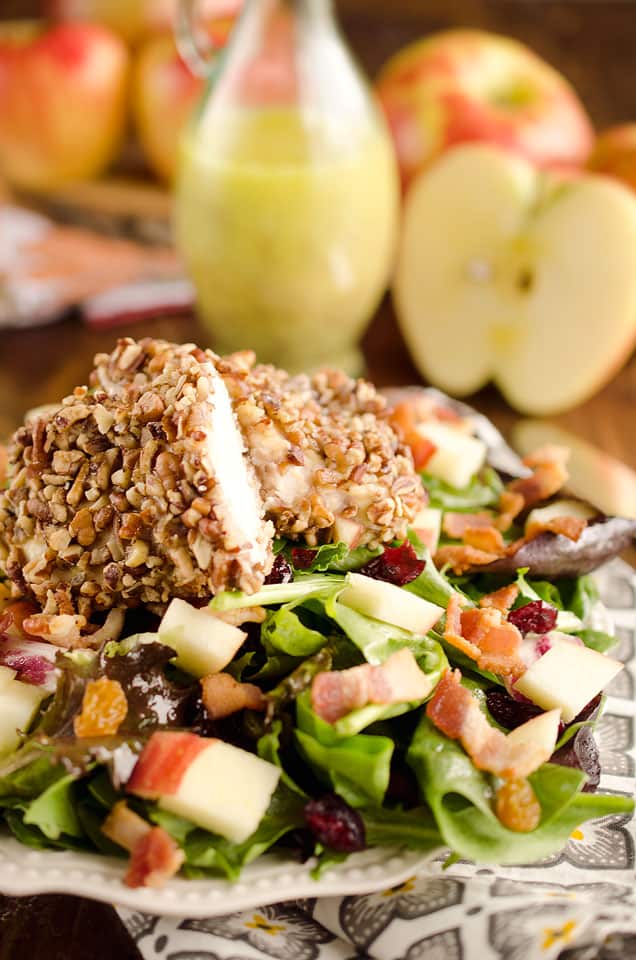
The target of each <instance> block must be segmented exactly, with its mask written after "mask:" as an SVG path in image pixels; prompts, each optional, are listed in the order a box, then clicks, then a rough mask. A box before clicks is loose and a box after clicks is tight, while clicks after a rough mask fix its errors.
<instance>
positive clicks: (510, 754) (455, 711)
mask: <svg viewBox="0 0 636 960" xmlns="http://www.w3.org/2000/svg"><path fill="white" fill-rule="evenodd" d="M461 678H462V675H461V673H460V671H459V670H447V671H446V673H445V674H444V676H443V677H442V679H441V680H440V681H439V683H438V684H437V687H436V688H435V693H434V694H433V696H432V698H431V699H430V700H429V702H428V704H427V706H426V716H427V717H428V718H429V719H430V720H431V721H432V723H434V724H435V726H436V727H437V729H438V730H441V731H442V733H444V734H446V736H447V737H450V738H451V740H459V741H460V743H461V745H462V746H463V748H464V750H465V751H466V753H467V754H468V755H469V757H470V758H471V760H472V761H473V763H474V764H475V766H476V767H478V768H479V769H480V770H486V771H488V772H489V773H494V774H496V775H497V776H499V777H502V778H503V779H513V778H519V777H527V776H528V775H529V774H530V773H533V771H535V770H536V769H537V768H538V767H540V766H541V764H542V763H544V751H543V750H542V748H541V747H540V746H539V745H537V744H534V743H527V742H523V741H516V742H512V743H511V742H510V741H509V740H508V738H507V737H506V735H505V734H503V733H502V732H501V730H496V729H495V728H494V727H491V725H490V724H489V723H488V720H487V719H486V717H485V716H484V714H483V713H482V711H481V709H480V707H479V703H478V702H477V700H476V698H475V697H474V696H473V695H472V693H471V692H470V691H469V690H467V689H466V688H465V687H462V685H461Z"/></svg>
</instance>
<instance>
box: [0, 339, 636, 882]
mask: <svg viewBox="0 0 636 960" xmlns="http://www.w3.org/2000/svg"><path fill="white" fill-rule="evenodd" d="M478 434H479V431H478V430H476V424H475V422H473V421H472V420H471V418H470V417H467V416H464V415H463V413H461V412H457V409H456V408H455V407H454V406H453V405H452V404H451V402H450V401H449V402H448V403H446V402H442V401H439V400H438V399H437V398H435V397H433V396H431V395H429V394H427V393H426V392H425V391H419V392H417V391H415V392H405V393H403V394H402V395H399V396H397V397H393V398H390V400H389V401H387V400H386V399H385V398H384V397H381V396H380V395H379V394H378V393H377V392H376V390H375V389H374V388H373V387H372V386H371V385H370V384H368V383H365V382H364V381H357V382H354V381H352V380H349V379H348V378H347V377H346V376H344V374H341V373H338V372H333V371H328V372H324V371H323V372H319V373H317V374H315V375H314V376H312V377H307V376H297V377H291V376H289V375H288V374H286V373H285V372H284V371H282V370H278V369H276V368H274V367H269V366H261V365H257V364H255V362H254V358H253V356H252V355H251V354H248V353H244V354H235V355H232V356H230V357H225V358H221V357H218V356H216V355H215V354H213V353H212V352H211V351H209V350H206V351H203V350H200V349H199V348H197V347H195V346H193V345H192V344H189V345H184V346H177V345H175V344H170V343H166V342H163V341H157V340H142V341H139V342H135V341H133V340H130V339H125V340H121V341H120V342H119V343H118V344H117V346H116V348H115V350H114V351H113V353H112V354H110V355H106V354H103V355H98V356H97V357H96V359H95V368H94V370H93V371H92V373H91V377H90V386H89V387H80V388H77V389H76V390H75V391H74V392H73V394H72V395H71V396H69V397H66V398H65V399H64V400H63V401H61V402H60V403H59V404H56V405H52V406H50V407H47V408H42V409H40V410H38V411H34V412H33V413H31V414H29V415H27V418H26V421H25V424H24V426H23V427H22V428H20V429H19V430H18V431H17V432H16V434H15V435H14V436H13V437H12V439H11V441H10V444H9V447H8V464H7V468H6V478H5V481H4V483H3V484H0V486H2V487H3V489H0V664H1V665H0V810H1V812H2V816H3V818H4V821H5V823H6V826H7V827H8V829H9V830H10V831H11V832H12V833H13V834H14V835H15V837H17V839H18V840H20V841H21V842H23V843H25V844H27V845H30V846H34V847H50V848H72V849H79V850H93V851H95V850H98V851H101V852H103V853H104V854H106V855H113V856H128V858H129V860H128V865H127V870H126V873H125V878H124V879H125V882H126V883H127V884H129V885H131V886H139V885H158V884H161V883H163V882H165V881H166V880H167V879H168V878H169V877H170V876H172V875H174V874H175V873H177V872H178V871H181V872H182V873H183V874H185V875H186V876H189V877H197V876H201V875H204V874H206V873H217V874H218V873H220V874H222V875H225V876H226V877H227V878H228V879H230V880H234V879H235V878H236V877H238V875H239V873H240V871H241V869H242V867H243V866H245V865H246V864H247V863H249V862H250V861H252V860H254V858H256V857H258V856H260V855H261V854H263V853H264V852H265V851H267V850H270V849H271V848H276V850H277V851H278V852H279V853H281V854H282V855H284V856H288V857H289V858H303V859H307V858H310V857H312V858H314V860H313V862H314V863H315V872H316V874H317V875H318V874H319V873H320V871H321V870H323V869H325V868H326V867H328V866H329V865H330V864H333V863H334V862H337V861H340V860H342V859H344V858H346V857H347V856H348V855H349V854H351V853H353V852H355V851H358V850H362V849H364V848H365V847H370V846H376V845H386V846H396V845H397V846H400V845H405V846H407V847H409V848H411V849H421V850H422V851H430V850H433V849H435V848H439V847H446V848H448V850H449V851H450V854H449V855H450V856H451V857H464V858H469V859H472V860H476V861H479V862H491V863H517V864H518V863H530V862H533V861H536V860H538V859H541V858H544V857H546V856H547V855H549V854H550V853H552V852H554V851H556V850H558V849H560V848H561V847H562V846H563V845H564V844H565V842H566V841H567V839H568V837H569V835H570V833H571V832H572V830H573V829H575V828H576V827H577V826H578V825H579V824H581V823H582V822H583V821H585V820H587V819H590V818H593V817H599V816H603V815H606V814H614V813H619V812H621V813H622V812H625V811H631V809H632V802H631V801H630V800H628V799H626V798H625V797H622V796H615V795H610V794H598V793H596V792H595V789H596V787H597V785H598V782H599V776H600V769H599V762H598V750H597V748H596V745H595V741H594V725H595V722H596V719H597V717H598V714H599V710H600V709H601V706H602V691H603V689H604V687H606V685H607V684H608V683H609V682H610V681H611V680H612V679H613V678H614V677H615V676H616V674H617V673H618V672H619V671H620V670H621V667H622V664H621V663H620V662H618V661H617V660H615V659H613V658H612V657H611V656H610V655H609V654H608V651H609V650H610V649H611V647H612V645H613V642H614V641H613V638H612V637H611V636H610V635H609V634H608V633H607V632H605V629H606V624H605V622H604V620H603V617H602V609H601V608H600V605H599V603H598V598H597V595H596V591H595V587H594V583H593V580H592V579H591V578H590V576H589V574H590V572H591V571H592V570H593V569H594V568H595V567H596V566H598V565H599V564H600V563H601V562H603V561H604V560H605V559H607V558H609V557H610V556H613V555H614V554H616V553H617V552H619V551H620V550H621V549H623V547H624V546H625V545H626V544H627V543H628V541H629V540H630V538H631V537H632V536H634V533H635V532H636V523H635V522H634V521H627V520H623V519H620V518H608V517H606V516H602V515H600V514H599V512H598V511H597V510H595V509H594V507H593V506H591V505H590V504H588V503H584V502H582V501H580V500H576V499H574V498H572V497H570V496H568V495H567V494H566V493H565V494H564V493H563V490H564V489H567V469H566V454H565V451H563V450H562V449H560V448H556V447H550V448H544V449H542V450H539V451H537V452H536V453H535V455H534V456H532V457H530V458H527V459H526V461H525V464H523V465H521V464H520V465H519V469H518V470H513V473H515V474H516V475H511V474H502V473H501V472H498V471H497V470H496V469H495V468H494V466H493V465H492V464H494V463H495V462H496V458H495V457H491V456H490V452H489V449H488V446H487V443H486V442H485V441H484V439H482V437H481V436H479V435H478ZM0 469H1V468H0ZM237 798H240V802H237Z"/></svg>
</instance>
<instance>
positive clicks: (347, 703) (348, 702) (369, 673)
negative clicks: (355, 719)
mask: <svg viewBox="0 0 636 960" xmlns="http://www.w3.org/2000/svg"><path fill="white" fill-rule="evenodd" d="M430 692H431V680H430V678H429V677H428V676H427V675H426V674H425V673H423V672H422V670H420V668H419V666H418V665H417V660H416V659H415V657H414V656H413V654H412V653H411V651H410V650H406V649H404V650H398V651H397V653H394V654H392V655H391V656H390V657H389V659H388V660H386V661H385V663H382V664H380V665H379V666H373V665H372V664H370V663H364V664H362V666H359V667H350V668H349V669H348V670H331V671H324V672H323V673H319V674H317V675H316V676H315V677H314V679H313V682H312V685H311V705H312V708H313V710H314V712H315V713H316V714H317V715H318V716H319V717H320V718H321V719H322V720H325V721H326V722H327V723H335V722H336V720H339V719H340V718H341V717H344V716H346V715H347V714H348V713H350V712H351V711H352V710H356V709H358V708H359V707H364V706H366V705H367V704H370V703H382V704H391V703H410V702H411V701H414V700H423V699H424V698H425V697H427V696H428V695H429V693H430Z"/></svg>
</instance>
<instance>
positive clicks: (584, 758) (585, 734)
mask: <svg viewBox="0 0 636 960" xmlns="http://www.w3.org/2000/svg"><path fill="white" fill-rule="evenodd" d="M551 760H552V763H558V764H560V765H561V766H562V767H574V769H576V770H582V771H583V773H584V774H586V776H587V780H586V781H585V784H584V785H583V790H584V791H585V792H586V793H593V792H594V791H595V790H596V788H597V787H598V785H599V781H600V779H601V760H600V754H599V749H598V745H597V743H596V740H595V739H594V734H593V733H592V730H591V729H590V727H581V729H580V730H578V731H577V733H576V734H575V735H574V736H573V737H572V739H571V740H568V742H567V743H566V744H565V745H564V746H562V747H561V749H560V750H557V752H556V753H554V754H552V757H551Z"/></svg>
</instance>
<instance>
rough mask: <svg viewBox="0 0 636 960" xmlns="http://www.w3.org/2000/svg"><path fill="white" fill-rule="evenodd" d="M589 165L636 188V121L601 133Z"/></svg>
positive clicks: (590, 167)
mask: <svg viewBox="0 0 636 960" xmlns="http://www.w3.org/2000/svg"><path fill="white" fill-rule="evenodd" d="M587 166H588V169H589V170H593V171H594V172H595V173H604V174H606V175H607V176H609V177H614V178H615V179H616V180H620V181H621V183H624V184H625V185H626V186H628V187H630V188H631V189H632V190H636V123H623V124H621V125H620V126H617V127H610V128H609V130H604V131H603V133H601V134H599V136H598V139H597V140H596V143H595V144H594V146H593V148H592V152H591V154H590V157H589V159H588V162H587Z"/></svg>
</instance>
